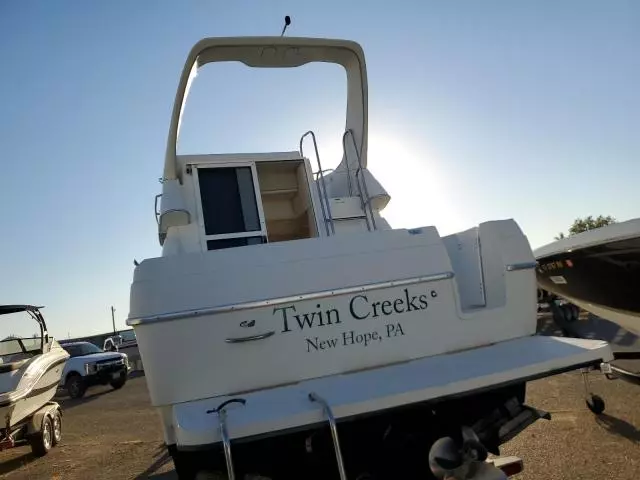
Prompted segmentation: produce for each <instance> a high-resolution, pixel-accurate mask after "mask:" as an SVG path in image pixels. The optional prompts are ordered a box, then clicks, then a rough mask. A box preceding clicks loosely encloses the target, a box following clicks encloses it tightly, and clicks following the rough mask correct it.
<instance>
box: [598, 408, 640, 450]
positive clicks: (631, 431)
mask: <svg viewBox="0 0 640 480" xmlns="http://www.w3.org/2000/svg"><path fill="white" fill-rule="evenodd" d="M596 422H597V423H598V425H600V426H601V427H602V428H604V429H606V430H607V431H609V432H611V433H613V434H615V435H618V436H620V437H624V438H626V439H627V440H630V441H632V442H634V443H640V430H638V429H637V428H636V427H635V426H633V425H631V424H630V423H629V422H627V421H625V420H622V419H620V418H616V417H612V416H611V415H607V414H606V413H603V414H601V415H598V417H596Z"/></svg>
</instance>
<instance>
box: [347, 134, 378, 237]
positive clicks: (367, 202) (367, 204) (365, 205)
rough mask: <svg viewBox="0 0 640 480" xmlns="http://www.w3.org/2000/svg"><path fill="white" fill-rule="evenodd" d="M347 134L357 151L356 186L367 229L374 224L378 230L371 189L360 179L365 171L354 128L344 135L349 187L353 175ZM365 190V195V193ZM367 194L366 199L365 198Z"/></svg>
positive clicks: (365, 181)
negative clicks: (348, 153)
mask: <svg viewBox="0 0 640 480" xmlns="http://www.w3.org/2000/svg"><path fill="white" fill-rule="evenodd" d="M347 136H350V137H351V142H352V143H353V150H354V151H355V152H356V158H357V159H358V169H357V170H356V175H355V177H356V186H357V187H358V193H359V195H360V203H361V205H362V211H363V212H364V217H365V220H366V222H367V229H368V230H369V231H371V227H372V226H373V230H377V227H376V219H375V217H374V215H373V208H372V207H371V198H370V197H369V189H368V188H367V180H366V179H365V178H364V177H362V181H361V180H360V173H361V172H362V171H364V168H363V166H362V158H361V157H360V152H359V151H358V147H357V145H356V139H355V137H354V135H353V130H351V129H350V128H349V129H347V130H345V132H344V134H343V135H342V148H343V149H344V156H345V160H346V162H347V174H348V175H349V189H351V175H350V173H349V160H348V158H347V145H346V144H345V140H346V138H347ZM363 191H364V195H363ZM365 196H366V199H365ZM369 215H371V223H369Z"/></svg>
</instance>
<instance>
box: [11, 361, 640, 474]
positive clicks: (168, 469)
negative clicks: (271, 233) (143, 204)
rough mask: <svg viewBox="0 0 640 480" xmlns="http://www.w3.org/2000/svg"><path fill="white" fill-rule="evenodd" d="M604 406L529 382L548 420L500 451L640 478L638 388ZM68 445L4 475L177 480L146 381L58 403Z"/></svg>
mask: <svg viewBox="0 0 640 480" xmlns="http://www.w3.org/2000/svg"><path fill="white" fill-rule="evenodd" d="M591 383H592V388H593V390H595V391H596V392H597V393H599V394H600V395H601V396H603V398H604V399H605V401H606V411H605V413H604V414H603V415H601V416H600V417H596V416H594V415H593V414H592V413H591V412H590V411H589V410H588V409H587V408H586V406H585V403H584V399H583V386H582V380H581V377H580V374H579V373H567V374H563V375H558V376H556V377H551V378H547V379H544V380H539V381H536V382H532V383H530V384H529V387H528V400H527V403H528V404H529V405H531V406H534V407H537V408H540V409H543V410H546V411H548V412H550V413H551V415H552V419H551V420H550V421H545V420H540V421H538V422H537V423H536V424H534V425H532V426H531V427H529V428H528V429H527V430H525V432H523V433H522V434H521V435H520V436H518V437H516V438H515V439H514V440H512V441H511V442H509V443H508V444H506V445H505V446H503V454H506V455H518V456H520V457H521V458H522V459H523V460H524V462H525V472H523V473H522V474H520V475H518V477H516V478H517V479H518V480H525V479H526V480H533V479H537V480H540V479H545V480H602V479H617V480H633V479H637V478H640V410H639V409H638V406H639V405H640V404H639V402H638V400H639V399H640V396H639V395H640V387H637V386H635V385H632V384H629V383H626V382H623V381H622V380H616V381H608V380H606V379H605V378H603V377H602V376H601V375H598V374H593V375H592V382H591ZM59 401H60V402H61V403H62V405H63V410H64V417H63V440H62V443H61V444H60V445H59V446H57V447H55V448H54V449H53V450H51V452H50V453H49V454H48V455H47V456H46V457H44V458H39V459H35V458H33V457H32V455H31V450H30V448H29V447H28V446H22V447H18V448H14V449H12V450H7V451H4V452H0V476H1V478H10V479H12V480H13V479H15V480H18V479H65V480H66V479H69V480H87V479H96V480H107V479H108V480H119V479H123V480H124V479H145V478H149V479H153V480H170V479H175V478H176V477H175V474H174V473H173V464H172V462H171V461H170V460H169V459H168V458H167V456H166V454H165V449H164V446H163V444H162V434H161V430H160V423H159V418H158V416H157V414H156V413H155V411H154V410H153V409H152V408H151V406H150V405H149V397H148V394H147V387H146V383H145V378H144V376H141V377H138V378H132V379H130V381H129V382H128V383H127V384H126V385H125V386H124V387H123V388H122V389H121V390H118V391H114V390H111V388H109V387H95V388H93V389H90V390H89V391H88V392H87V396H86V397H85V398H83V399H82V400H80V401H74V400H70V399H68V398H66V397H61V398H60V399H59Z"/></svg>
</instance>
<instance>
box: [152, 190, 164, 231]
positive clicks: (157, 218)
mask: <svg viewBox="0 0 640 480" xmlns="http://www.w3.org/2000/svg"><path fill="white" fill-rule="evenodd" d="M160 197H162V194H161V193H159V194H158V195H156V200H155V207H154V210H155V212H156V223H157V224H158V225H160V212H159V211H158V200H159V199H160Z"/></svg>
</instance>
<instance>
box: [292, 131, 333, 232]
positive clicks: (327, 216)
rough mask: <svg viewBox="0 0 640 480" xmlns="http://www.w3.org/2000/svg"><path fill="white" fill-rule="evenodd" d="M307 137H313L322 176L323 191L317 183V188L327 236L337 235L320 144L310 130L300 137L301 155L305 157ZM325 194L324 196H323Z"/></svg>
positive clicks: (319, 173) (319, 171)
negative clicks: (304, 144) (304, 143)
mask: <svg viewBox="0 0 640 480" xmlns="http://www.w3.org/2000/svg"><path fill="white" fill-rule="evenodd" d="M307 135H311V139H312V140H313V148H314V150H315V152H316V162H317V163H318V175H319V176H320V183H322V191H321V190H320V183H318V181H316V187H317V188H318V196H319V197H320V207H321V208H322V218H323V219H324V226H325V229H326V230H327V235H335V233H336V229H335V226H334V224H333V217H332V216H331V206H330V204H329V195H327V185H326V184H325V181H324V175H323V173H322V172H323V170H322V165H321V163H320V154H319V153H318V142H316V134H315V133H313V130H309V131H308V132H306V133H305V134H304V135H302V137H300V155H302V156H303V157H304V152H303V148H302V144H303V142H304V138H305V137H306V136H307ZM323 193H324V196H323ZM325 202H326V212H325ZM329 225H331V232H329Z"/></svg>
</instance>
